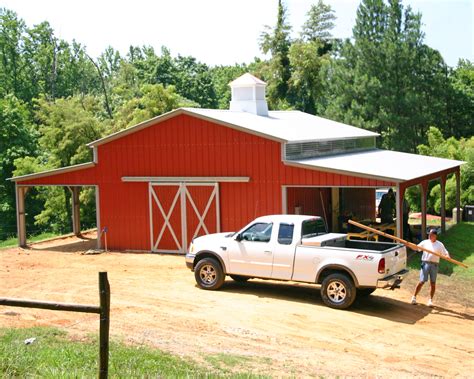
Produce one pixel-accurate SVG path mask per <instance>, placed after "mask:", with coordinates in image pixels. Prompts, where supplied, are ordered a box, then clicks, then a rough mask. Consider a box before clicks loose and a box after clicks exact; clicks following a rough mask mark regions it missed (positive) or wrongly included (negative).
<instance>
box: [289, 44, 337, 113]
mask: <svg viewBox="0 0 474 379" xmlns="http://www.w3.org/2000/svg"><path fill="white" fill-rule="evenodd" d="M322 46H323V43H322V42H321V41H318V40H315V41H310V42H303V41H296V42H294V43H293V44H292V45H291V47H290V53H289V57H290V67H291V77H290V80H289V81H288V83H289V92H290V93H291V101H292V105H293V106H294V107H295V108H296V109H299V110H301V111H303V112H307V113H312V114H315V113H317V104H318V102H319V101H320V99H321V98H322V95H323V93H322V88H323V84H322V79H323V78H322V75H321V68H322V66H323V65H324V64H326V63H327V62H328V61H329V56H328V55H323V56H319V51H320V49H321V47H322Z"/></svg>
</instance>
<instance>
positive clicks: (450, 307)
mask: <svg viewBox="0 0 474 379" xmlns="http://www.w3.org/2000/svg"><path fill="white" fill-rule="evenodd" d="M58 245H59V246H58ZM92 246H93V241H87V240H84V241H78V240H77V239H75V238H69V239H66V240H60V241H55V242H50V243H42V244H36V245H34V246H33V248H31V249H28V250H20V249H16V248H14V249H7V250H0V283H1V284H2V285H1V291H0V296H5V297H22V298H33V299H43V300H57V301H63V302H79V303H92V304H97V303H98V289H97V272H98V271H102V270H106V271H108V272H109V280H110V284H111V289H112V315H111V317H112V324H111V333H112V335H113V336H115V337H117V338H121V339H123V340H125V341H129V342H132V343H136V344H142V343H143V344H147V345H151V346H156V347H158V348H160V349H163V350H166V351H170V352H173V353H176V354H180V355H185V356H191V357H193V359H197V360H201V361H204V358H205V356H206V355H208V354H221V353H228V354H235V355H241V356H246V357H250V358H248V360H245V359H244V361H245V362H248V363H246V366H245V365H244V366H243V368H244V369H245V368H248V369H254V370H258V371H259V372H261V373H266V374H273V375H276V376H287V375H295V376H313V375H323V376H336V375H339V376H368V377H376V376H378V377H400V376H407V375H410V376H412V375H416V376H448V377H454V376H461V377H468V376H470V375H472V373H473V372H474V322H473V320H474V309H473V308H472V307H467V306H461V305H458V304H451V303H447V302H442V301H441V300H440V303H439V306H437V307H436V308H434V309H430V308H428V307H426V306H424V305H418V306H412V305H409V304H408V302H407V301H408V299H409V296H410V294H409V292H408V289H401V290H399V291H395V292H388V291H382V290H377V291H376V292H375V293H374V295H373V296H370V298H369V299H367V300H364V301H358V302H357V303H356V304H355V305H354V306H353V308H352V309H351V310H349V311H337V310H333V309H330V308H327V307H325V306H324V305H323V303H322V301H321V298H320V295H319V291H318V290H316V288H315V287H312V286H306V285H297V284H293V285H288V284H284V283H277V282H269V281H260V280H253V281H250V282H248V283H244V284H238V283H235V282H233V281H232V280H230V279H228V280H227V281H226V283H225V286H224V287H223V288H222V290H220V291H217V292H212V291H203V290H200V289H198V288H197V287H196V286H195V282H194V277H193V274H192V273H191V272H190V271H188V270H187V269H186V268H185V264H184V258H183V257H177V256H160V255H150V254H120V253H107V254H101V255H81V254H80V251H84V250H87V249H88V248H90V247H92ZM443 280H445V281H447V280H448V279H445V278H442V279H441V281H440V284H439V287H440V288H441V287H442V286H443ZM410 290H411V288H410ZM425 294H426V292H425ZM36 325H54V326H59V327H63V328H66V329H67V330H68V331H69V332H70V333H73V334H77V335H84V334H89V333H96V332H97V330H98V320H97V316H96V315H87V314H78V313H69V312H53V311H44V310H35V309H23V308H7V307H0V326H1V327H20V326H36Z"/></svg>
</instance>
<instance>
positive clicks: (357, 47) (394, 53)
mask: <svg viewBox="0 0 474 379" xmlns="http://www.w3.org/2000/svg"><path fill="white" fill-rule="evenodd" d="M353 35H354V42H352V41H350V40H347V41H345V42H344V43H343V44H342V45H341V46H340V47H339V49H338V51H337V52H336V58H337V59H334V60H333V61H332V63H331V65H330V67H329V68H328V69H327V70H326V78H327V79H326V80H325V81H324V82H325V83H327V85H326V88H325V92H326V96H327V98H326V99H325V101H323V102H322V104H323V106H324V109H322V111H323V112H324V114H325V115H326V116H328V117H329V118H333V119H337V120H340V121H342V122H346V123H349V124H352V125H355V126H359V127H363V128H366V129H369V130H373V131H375V132H378V133H379V134H380V135H381V136H382V138H381V139H380V141H379V143H380V144H381V145H382V146H384V147H387V148H391V149H397V150H402V151H411V152H415V151H416V147H417V146H418V145H419V144H420V143H422V142H423V138H424V135H425V133H426V131H427V129H428V127H429V126H430V125H436V126H438V127H440V128H441V129H443V128H444V127H445V121H444V120H445V118H444V117H443V113H444V111H443V109H444V101H445V100H444V96H443V92H444V87H446V86H447V85H448V84H447V81H446V74H445V72H446V65H445V63H444V61H443V59H442V57H441V55H440V54H439V53H438V52H437V51H436V50H433V49H431V48H429V47H428V46H426V45H424V44H423V38H424V35H423V33H422V31H421V15H420V14H416V13H413V11H412V10H411V8H410V7H406V8H404V7H403V6H402V4H401V2H400V1H399V0H389V1H388V3H386V2H385V1H383V0H363V1H362V2H361V4H360V6H359V8H358V10H357V18H356V24H355V26H354V29H353Z"/></svg>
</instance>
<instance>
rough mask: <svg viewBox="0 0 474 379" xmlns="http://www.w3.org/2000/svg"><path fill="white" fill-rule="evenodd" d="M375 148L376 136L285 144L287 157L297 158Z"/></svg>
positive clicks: (289, 158)
mask: <svg viewBox="0 0 474 379" xmlns="http://www.w3.org/2000/svg"><path fill="white" fill-rule="evenodd" d="M371 149H375V137H363V138H351V139H342V140H331V141H311V142H292V143H291V142H290V143H286V144H285V159H288V160H297V159H306V158H317V157H324V156H328V155H335V154H342V153H352V152H359V151H364V150H371Z"/></svg>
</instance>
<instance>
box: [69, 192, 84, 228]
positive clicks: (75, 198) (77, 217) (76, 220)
mask: <svg viewBox="0 0 474 379" xmlns="http://www.w3.org/2000/svg"><path fill="white" fill-rule="evenodd" d="M69 190H70V191H71V195H72V196H71V198H72V232H73V233H74V234H75V235H76V236H80V235H81V211H80V202H79V193H80V192H81V187H69Z"/></svg>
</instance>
